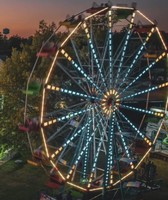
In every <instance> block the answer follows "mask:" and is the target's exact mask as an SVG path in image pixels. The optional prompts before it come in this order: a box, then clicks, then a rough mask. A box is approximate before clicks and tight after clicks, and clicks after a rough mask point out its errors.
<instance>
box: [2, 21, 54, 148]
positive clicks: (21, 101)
mask: <svg viewBox="0 0 168 200" xmlns="http://www.w3.org/2000/svg"><path fill="white" fill-rule="evenodd" d="M54 30H55V24H54V23H52V24H51V25H47V24H46V23H45V22H44V20H42V21H41V22H40V23H39V30H38V31H36V33H35V35H34V36H33V37H32V38H29V39H27V40H22V39H21V38H20V37H19V36H13V37H11V38H10V39H9V43H10V45H11V46H12V53H11V56H10V57H9V58H7V59H6V60H5V61H4V62H3V64H2V66H1V68H0V92H1V94H3V95H4V97H5V98H4V102H5V103H4V108H3V111H2V112H1V113H0V126H1V132H0V138H1V140H0V145H1V144H5V145H6V146H8V147H11V146H13V147H14V148H15V149H23V148H24V147H25V144H26V145H27V138H26V135H24V134H22V133H21V132H19V130H18V124H19V123H21V122H23V114H24V106H25V94H23V92H22V91H23V90H25V88H26V84H27V80H28V77H29V75H30V72H31V70H32V67H33V65H34V63H35V60H36V53H37V52H38V51H39V50H40V48H41V45H42V43H43V41H46V40H47V39H48V37H49V36H50V35H51V34H52V33H53V32H54ZM45 65H46V67H43V68H42V66H45ZM46 70H47V61H45V59H41V60H40V62H38V66H37V69H36V71H35V75H34V76H35V78H40V79H43V78H44V76H45V73H46ZM31 101H32V102H33V103H32V105H33V106H30V107H31V109H32V110H31V112H32V113H33V114H35V113H36V114H38V113H37V109H35V108H36V106H37V107H38V105H39V101H40V97H32V99H31Z"/></svg>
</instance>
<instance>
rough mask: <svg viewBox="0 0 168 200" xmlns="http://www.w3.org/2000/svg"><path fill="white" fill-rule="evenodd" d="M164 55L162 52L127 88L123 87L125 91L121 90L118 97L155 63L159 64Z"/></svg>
mask: <svg viewBox="0 0 168 200" xmlns="http://www.w3.org/2000/svg"><path fill="white" fill-rule="evenodd" d="M165 55H166V53H165V52H163V53H162V54H161V55H160V56H159V57H158V58H157V59H156V60H155V61H153V62H152V63H151V64H150V65H149V66H148V67H146V68H145V69H144V70H143V71H142V72H141V73H140V74H139V75H138V76H137V77H136V78H135V79H134V80H133V81H132V82H131V83H130V84H129V85H128V86H127V87H125V89H123V91H122V92H121V93H120V95H121V94H122V93H124V92H125V91H126V90H127V89H128V88H129V87H130V86H131V85H133V84H134V83H135V82H136V81H137V80H138V79H139V78H141V77H142V76H143V75H144V74H145V73H146V72H148V70H149V69H151V68H152V67H153V66H154V65H155V64H156V63H157V62H159V61H160V60H161V59H162V58H163V57H164V56H165ZM125 98H127V97H125ZM125 98H123V99H125Z"/></svg>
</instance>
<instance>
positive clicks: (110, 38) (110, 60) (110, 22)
mask: <svg viewBox="0 0 168 200" xmlns="http://www.w3.org/2000/svg"><path fill="white" fill-rule="evenodd" d="M108 24H109V25H108V26H109V32H108V34H109V69H110V75H109V78H110V88H111V87H112V80H113V76H112V74H113V64H112V57H113V52H112V51H113V49H112V11H111V10H109V11H108Z"/></svg>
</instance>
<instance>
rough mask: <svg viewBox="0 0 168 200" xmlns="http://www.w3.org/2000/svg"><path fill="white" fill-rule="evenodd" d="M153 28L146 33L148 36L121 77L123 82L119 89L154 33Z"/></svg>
mask: <svg viewBox="0 0 168 200" xmlns="http://www.w3.org/2000/svg"><path fill="white" fill-rule="evenodd" d="M154 30H155V28H152V29H151V31H150V32H149V33H148V36H147V37H146V39H145V41H144V42H143V44H142V46H141V47H140V49H139V51H138V53H137V54H136V56H135V58H134V60H133V61H132V63H131V65H130V66H129V68H128V71H127V72H126V74H125V75H124V77H123V81H122V83H121V84H120V86H119V87H121V86H122V85H123V84H124V81H125V80H126V78H127V77H128V75H129V73H130V71H131V69H132V68H133V67H134V66H135V63H136V62H137V60H138V58H139V56H140V55H141V53H142V51H143V49H144V48H145V45H146V43H147V42H148V41H149V39H150V37H151V36H152V34H153V33H154Z"/></svg>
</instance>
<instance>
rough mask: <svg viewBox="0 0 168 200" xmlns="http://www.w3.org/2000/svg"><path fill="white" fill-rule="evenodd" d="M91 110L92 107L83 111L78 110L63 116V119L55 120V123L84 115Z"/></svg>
mask: <svg viewBox="0 0 168 200" xmlns="http://www.w3.org/2000/svg"><path fill="white" fill-rule="evenodd" d="M91 109H93V108H92V107H91V108H87V109H84V110H80V111H78V112H74V113H70V114H68V115H65V116H63V117H59V118H57V122H60V121H63V120H65V119H70V118H73V117H75V116H77V115H80V114H83V113H86V112H88V111H90V110H91Z"/></svg>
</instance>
